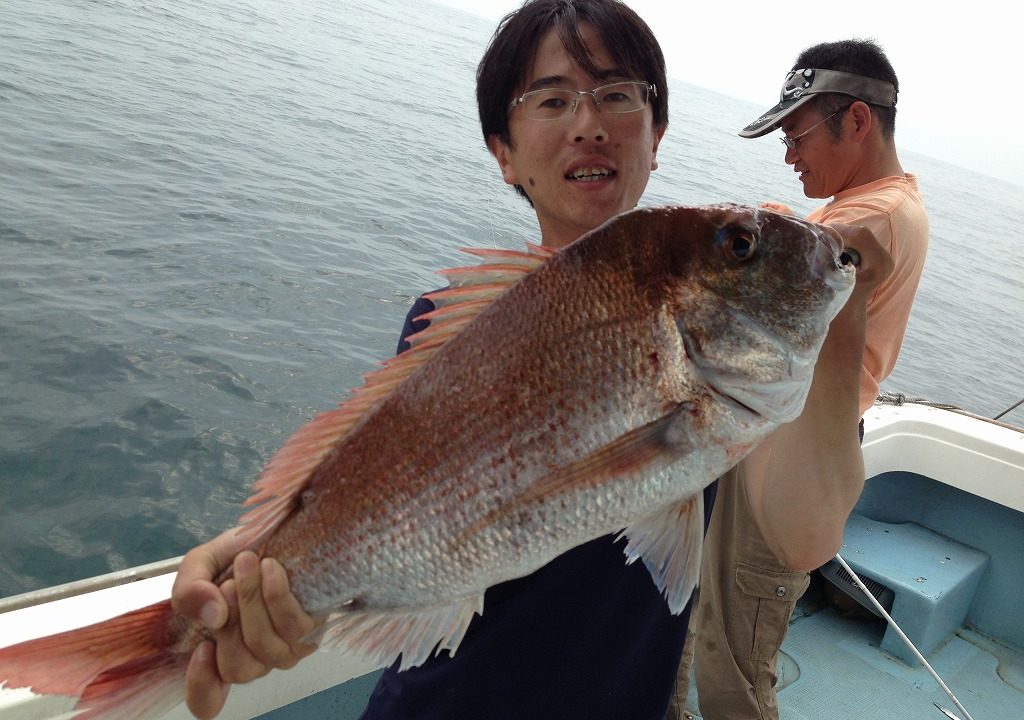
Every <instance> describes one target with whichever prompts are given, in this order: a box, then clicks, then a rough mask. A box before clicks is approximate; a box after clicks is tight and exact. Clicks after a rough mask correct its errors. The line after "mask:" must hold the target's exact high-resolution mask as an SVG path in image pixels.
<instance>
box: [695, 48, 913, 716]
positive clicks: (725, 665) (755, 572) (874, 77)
mask: <svg viewBox="0 0 1024 720" xmlns="http://www.w3.org/2000/svg"><path fill="white" fill-rule="evenodd" d="M898 90H899V84H898V80H897V78H896V73H895V71H894V70H893V68H892V65H891V64H890V62H889V60H888V58H887V57H886V55H885V53H884V51H883V50H882V49H881V48H880V47H879V46H878V45H877V44H875V43H874V42H872V41H870V40H842V41H837V42H827V43H821V44H819V45H815V46H813V47H809V48H807V49H806V50H804V51H803V52H802V53H800V56H799V57H798V58H797V59H796V61H795V63H794V64H793V69H792V70H791V71H790V72H789V73H788V74H787V75H786V80H785V82H784V84H783V87H782V91H781V94H780V98H779V103H778V104H777V105H775V106H774V107H772V108H771V109H769V110H768V111H767V112H765V113H764V114H763V115H762V116H761V117H759V118H758V119H757V120H755V121H754V122H752V123H751V124H750V125H748V126H747V127H745V128H744V129H743V130H741V131H740V135H741V136H742V137H747V138H757V137H761V136H763V135H766V134H767V133H769V132H771V131H772V130H775V129H781V130H782V131H783V132H784V134H785V135H784V137H782V138H781V140H782V142H783V143H784V144H785V146H786V154H785V161H786V163H787V164H789V165H792V166H793V169H794V171H795V172H798V173H799V174H800V176H799V179H800V182H801V183H802V184H803V189H804V194H805V195H807V197H810V198H821V199H825V198H831V201H830V202H829V203H828V204H826V205H824V206H823V207H821V208H819V209H818V210H815V211H814V212H812V213H811V215H810V216H809V218H808V219H810V220H812V221H815V222H828V223H834V222H845V223H850V224H855V225H858V226H862V227H867V228H869V229H871V230H872V232H873V233H874V234H875V236H876V237H877V238H878V240H879V241H880V242H881V243H882V245H883V246H884V247H885V248H886V250H887V251H888V252H889V253H890V254H891V256H892V257H893V259H894V261H895V269H894V271H893V273H892V274H891V275H890V276H889V277H888V278H886V280H885V281H884V282H883V283H881V284H880V285H879V286H878V288H877V289H876V290H875V292H874V293H873V295H872V297H871V298H870V300H869V302H868V305H867V314H868V322H867V329H866V348H865V353H864V367H863V371H862V375H861V380H860V400H859V405H860V412H861V413H862V414H863V412H864V411H866V410H867V409H868V408H869V407H871V405H872V403H873V402H874V400H875V397H876V396H877V394H878V388H879V383H880V382H881V381H882V380H884V379H885V378H886V377H888V376H889V374H890V373H891V372H892V369H893V367H894V366H895V364H896V358H897V356H898V355H899V351H900V346H901V345H902V342H903V335H904V332H905V330H906V326H907V320H908V319H909V316H910V308H911V304H912V303H913V300H914V295H915V293H916V291H917V286H918V283H919V280H920V278H921V272H922V270H923V268H924V261H925V255H926V253H927V248H928V216H927V213H926V212H925V208H924V203H923V201H922V199H921V195H920V193H919V192H918V188H917V178H916V177H915V176H913V175H910V174H907V173H904V171H903V168H902V166H901V165H900V160H899V157H898V155H897V152H896V145H895V141H894V131H895V118H896V96H897V92H898ZM765 206H766V207H770V208H772V209H774V210H778V211H780V212H786V213H789V212H791V211H790V210H789V208H787V207H785V206H782V205H779V204H777V203H765ZM741 470H742V468H741ZM705 550H706V552H705V560H704V567H703V569H702V573H701V591H700V601H699V603H698V611H697V613H696V614H695V620H694V622H693V623H692V625H691V628H690V632H691V634H692V635H693V638H692V640H691V642H689V643H688V648H690V649H691V650H692V654H691V656H690V657H689V658H687V659H684V663H683V665H682V666H681V671H680V681H679V688H678V696H677V699H676V705H677V713H681V705H682V702H683V701H684V700H685V694H686V691H687V688H688V685H689V682H688V675H689V672H690V669H689V664H690V663H692V665H693V670H694V672H695V677H696V680H697V690H698V697H699V705H700V711H701V715H702V716H703V717H704V718H705V720H746V719H748V718H764V720H773V719H777V718H778V717H779V710H778V704H777V700H776V691H775V685H776V681H777V675H776V662H777V659H778V655H779V649H780V647H781V645H782V641H783V639H784V638H785V636H786V630H787V628H788V624H789V618H790V615H791V614H792V612H793V609H794V607H795V605H796V602H797V600H798V599H799V598H800V596H801V595H802V594H803V593H804V591H805V590H806V589H807V587H808V583H809V578H808V575H807V573H805V572H801V571H799V568H792V567H788V566H786V565H785V564H783V563H780V562H779V560H778V559H777V558H776V557H775V556H774V555H773V554H772V553H770V552H767V550H766V548H765V543H764V541H763V539H762V538H761V536H760V534H759V532H758V528H757V525H756V523H755V522H754V518H753V516H752V513H751V510H750V508H749V506H748V503H747V502H746V498H745V497H744V494H743V493H742V492H741V489H740V488H739V483H738V482H737V481H736V480H732V479H726V480H725V481H723V482H721V483H720V484H719V495H718V502H717V510H716V512H715V514H714V516H713V518H712V521H711V525H710V528H709V530H708V535H707V543H706V545H705Z"/></svg>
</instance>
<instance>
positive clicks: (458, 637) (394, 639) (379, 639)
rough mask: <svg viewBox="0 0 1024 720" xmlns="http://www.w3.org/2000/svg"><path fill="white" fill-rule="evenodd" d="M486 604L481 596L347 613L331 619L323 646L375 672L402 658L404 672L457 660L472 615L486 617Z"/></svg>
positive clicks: (321, 642) (322, 641) (322, 640)
mask: <svg viewBox="0 0 1024 720" xmlns="http://www.w3.org/2000/svg"><path fill="white" fill-rule="evenodd" d="M483 605H484V596H483V595H482V594H481V595H473V596H471V597H468V598H463V599H462V600H458V601H456V602H454V603H452V604H450V605H442V606H440V607H430V608H421V609H417V610H412V609H407V610H402V609H396V610H387V611H383V610H363V609H359V610H346V609H342V610H340V611H338V612H336V613H332V614H331V615H330V616H328V618H327V621H326V623H325V624H324V630H323V634H322V637H321V640H320V646H321V648H324V649H327V648H341V649H344V650H345V652H348V653H352V654H354V655H356V656H359V657H361V658H363V659H365V660H367V661H369V662H372V663H373V664H374V666H375V667H387V666H389V665H391V663H393V662H394V661H395V658H397V657H398V656H399V655H401V656H402V664H401V669H402V670H405V669H406V668H410V667H415V666H416V665H422V664H423V663H424V662H425V661H426V660H427V659H429V658H430V656H431V654H439V653H440V652H441V651H442V650H447V651H448V652H449V653H450V654H452V655H454V654H455V650H456V649H457V648H458V647H459V643H461V642H462V638H463V637H465V635H466V630H467V629H468V628H469V623H470V622H471V621H472V620H473V616H474V615H480V614H482V613H483Z"/></svg>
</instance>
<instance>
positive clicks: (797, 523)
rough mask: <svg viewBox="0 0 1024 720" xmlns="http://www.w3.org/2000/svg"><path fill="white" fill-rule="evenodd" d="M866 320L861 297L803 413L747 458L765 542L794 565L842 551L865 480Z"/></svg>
mask: <svg viewBox="0 0 1024 720" xmlns="http://www.w3.org/2000/svg"><path fill="white" fill-rule="evenodd" d="M864 323H865V311H864V304H863V302H862V301H860V302H858V299H857V298H851V301H850V303H849V306H848V307H847V308H844V310H843V312H842V313H841V314H840V316H839V317H837V318H836V320H835V321H833V325H832V328H830V332H829V335H828V338H827V339H826V341H825V344H824V346H823V347H822V350H821V353H820V355H819V356H818V362H817V364H816V366H815V371H814V380H813V383H812V384H811V389H810V392H809V394H808V396H807V402H806V404H805V405H804V410H803V412H802V414H801V415H800V417H798V418H797V419H796V420H794V421H793V422H791V423H788V424H787V425H784V426H782V427H781V428H779V429H778V430H777V431H776V432H775V433H773V434H772V435H771V436H770V437H769V438H768V440H767V441H766V442H764V443H762V445H761V446H760V447H758V448H757V449H756V450H755V451H754V452H753V453H752V454H751V455H750V457H749V458H748V459H747V460H745V461H744V462H745V463H746V467H745V474H746V476H747V478H748V481H747V492H748V497H749V500H750V504H751V508H752V510H753V512H754V516H755V518H756V519H757V521H758V524H759V526H760V529H761V532H762V534H763V535H764V538H765V541H766V542H767V543H768V546H769V548H771V550H772V552H773V553H774V554H775V555H776V556H777V557H778V559H779V560H780V561H781V562H782V563H784V564H785V565H787V566H789V567H790V568H792V569H794V570H812V569H814V568H816V567H819V566H820V565H822V564H823V563H825V562H826V561H828V559H829V558H831V557H832V556H833V555H834V554H835V553H836V552H837V551H838V550H839V547H840V545H841V543H842V537H843V528H844V526H845V523H846V519H847V517H848V516H849V514H850V511H851V510H852V509H853V506H854V505H855V504H856V502H857V498H858V497H859V496H860V492H861V489H862V488H863V485H864V460H863V456H862V455H861V450H860V442H859V439H858V435H857V423H858V421H859V419H860V408H859V394H860V380H861V372H862V355H863V348H864Z"/></svg>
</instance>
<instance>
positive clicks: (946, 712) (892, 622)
mask: <svg viewBox="0 0 1024 720" xmlns="http://www.w3.org/2000/svg"><path fill="white" fill-rule="evenodd" d="M1021 402H1024V400H1021ZM1017 405H1020V403H1017ZM1014 407H1016V406H1014ZM1010 409H1011V410H1012V409H1013V408H1010ZM836 560H838V561H839V564H840V565H842V566H843V569H844V570H846V572H848V573H849V574H850V577H851V578H853V581H854V582H855V583H857V587H859V588H860V591H861V592H862V593H864V594H865V595H867V596H868V599H869V600H870V601H871V604H872V605H874V606H875V609H876V610H878V612H880V613H882V617H884V618H885V620H886V622H888V623H889V625H890V626H891V627H892V629H893V630H895V631H896V633H897V634H898V635H899V636H900V639H901V640H903V642H905V643H906V644H907V647H909V648H910V650H911V651H912V652H913V653H914V655H915V656H916V657H917V659H918V660H920V661H921V664H922V665H924V666H925V668H927V670H928V672H930V673H931V674H932V677H933V678H935V682H937V683H938V684H939V687H941V688H942V689H943V690H944V691H945V693H946V694H947V695H949V699H950V700H952V701H953V704H954V705H956V707H957V709H958V710H959V711H960V712H962V713H963V714H964V718H966V720H974V718H972V717H971V714H970V713H969V712H967V708H965V707H964V706H963V705H961V704H960V701H959V700H957V699H956V695H954V694H953V691H952V690H950V689H949V686H948V685H946V683H945V682H943V681H942V678H941V677H939V674H938V673H937V672H935V669H934V668H933V667H932V666H931V665H929V664H928V661H927V660H925V659H924V655H922V654H921V652H920V651H919V650H918V649H917V647H915V646H914V643H913V642H911V640H910V638H908V637H907V634H906V633H905V632H903V630H902V629H901V628H900V626H899V625H897V624H896V621H895V620H893V619H892V616H891V615H889V613H887V612H886V611H885V608H884V607H882V604H881V603H880V602H878V600H876V599H875V596H874V595H872V594H871V591H870V590H868V588H867V586H866V585H865V584H864V581H863V580H861V579H860V576H859V575H857V573H855V572H854V571H853V568H852V567H850V566H849V565H847V564H846V561H845V560H843V557H842V556H841V555H840V554H839V553H836ZM932 704H933V705H935V707H937V708H938V709H939V711H940V712H941V713H942V714H944V715H945V716H946V717H948V718H951V720H961V718H958V717H957V716H956V715H954V714H953V713H951V712H950V711H949V710H947V709H946V708H944V707H942V706H941V705H939V704H938V703H932Z"/></svg>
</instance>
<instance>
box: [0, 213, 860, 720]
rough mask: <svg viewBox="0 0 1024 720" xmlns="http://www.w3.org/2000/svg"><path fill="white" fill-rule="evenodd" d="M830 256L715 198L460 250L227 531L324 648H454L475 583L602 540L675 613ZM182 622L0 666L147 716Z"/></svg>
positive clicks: (168, 619)
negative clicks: (398, 349) (419, 324)
mask: <svg viewBox="0 0 1024 720" xmlns="http://www.w3.org/2000/svg"><path fill="white" fill-rule="evenodd" d="M839 250H840V247H839V243H838V242H837V241H836V239H835V238H834V237H833V235H832V233H831V231H829V230H826V229H825V228H822V227H820V226H816V225H812V224H809V223H807V222H804V221H801V220H798V219H795V218H792V217H786V216H782V215H778V214H774V213H771V212H768V211H764V210H755V209H751V208H743V207H738V206H714V207H666V208H654V209H640V210H634V211H632V212H629V213H625V214H623V215H621V216H619V217H617V218H615V219H613V220H611V221H609V222H608V223H606V224H605V225H604V226H602V227H600V228H598V229H597V230H595V231H593V232H591V233H589V234H588V235H585V236H584V237H582V238H580V239H579V240H577V241H576V242H575V243H573V244H572V245H570V246H568V247H566V248H564V249H563V250H561V251H559V252H557V253H552V252H549V251H547V250H543V249H541V248H530V249H528V250H527V251H525V252H511V251H500V250H482V251H473V252H475V254H476V255H478V256H481V257H482V258H483V259H484V264H483V265H480V266H476V267H472V268H468V269H461V270H453V271H448V272H447V273H445V274H446V275H447V277H448V279H449V282H450V288H449V289H446V290H444V291H441V292H438V293H435V294H433V296H432V297H433V299H434V302H435V304H436V305H437V307H438V309H437V310H436V311H434V312H432V313H431V314H430V315H431V317H430V326H429V328H428V329H427V330H425V331H424V332H422V333H420V334H418V335H416V336H414V337H413V339H412V342H413V348H412V349H411V350H409V351H408V352H406V353H403V354H402V355H400V356H398V357H396V358H393V359H391V360H389V361H387V362H386V363H384V366H383V367H382V368H381V369H379V370H377V371H375V372H374V373H372V374H370V375H369V376H367V380H366V384H365V385H364V386H363V387H362V388H360V389H359V390H357V391H356V392H355V393H353V395H352V397H351V399H349V400H348V401H347V402H346V403H344V404H343V405H341V406H340V407H339V408H338V409H336V410H333V411H330V412H326V413H324V414H322V415H320V416H319V417H317V418H316V419H314V420H313V421H312V422H310V423H309V424H308V425H306V426H305V427H303V428H301V429H300V430H299V431H298V432H296V433H295V435H294V436H292V438H291V439H289V440H288V442H287V443H286V444H285V446H284V447H283V448H282V449H281V450H280V451H279V452H278V453H277V455H276V456H274V458H273V459H271V461H270V462H269V464H268V465H267V467H266V469H265V471H264V473H263V476H262V478H261V479H260V480H259V482H258V484H257V486H256V492H255V495H254V496H253V498H252V499H251V500H250V503H252V504H255V507H254V509H252V510H251V511H250V512H249V513H248V515H246V516H245V517H243V518H242V521H241V530H240V532H242V533H245V534H246V535H247V536H248V537H249V538H250V540H251V542H250V546H251V547H253V548H254V549H256V550H257V551H258V552H260V553H261V554H264V555H269V556H272V557H275V558H277V559H279V560H280V561H281V562H282V563H283V564H284V566H285V567H286V568H287V570H288V574H289V578H290V580H291V586H292V588H293V590H294V592H295V594H296V595H297V597H298V598H299V600H300V601H301V602H302V604H303V606H304V607H305V608H306V610H307V611H309V612H310V613H313V614H316V615H318V616H320V617H323V618H325V624H324V629H325V630H324V634H323V636H322V642H323V645H324V646H325V647H338V648H342V649H344V651H346V652H349V653H354V654H357V655H361V656H363V657H368V658H370V659H371V660H372V661H373V662H375V663H376V664H378V665H380V666H386V665H388V664H390V663H391V662H393V661H394V660H395V658H396V657H397V656H398V655H399V654H401V656H402V662H403V666H405V667H408V666H411V665H416V664H419V663H421V662H423V661H424V660H425V659H426V658H427V657H429V656H430V654H431V653H432V652H436V651H439V650H440V649H442V648H443V649H448V650H450V651H455V650H456V649H457V648H458V645H459V642H460V640H461V638H462V636H463V634H464V632H465V631H466V627H467V626H468V624H469V622H470V620H471V619H472V617H473V615H474V614H475V613H480V612H483V613H486V612H487V608H486V607H483V606H482V603H483V596H484V590H485V589H486V588H487V587H489V586H491V585H494V584H496V583H499V582H502V581H505V580H509V579H511V578H515V577H519V576H522V575H524V574H527V573H530V572H532V571H533V570H535V569H537V568H539V567H541V566H542V565H544V564H545V563H547V562H548V561H550V560H551V559H552V558H554V557H556V556H557V555H559V554H561V553H563V552H565V551H566V550H568V549H570V548H572V547H574V546H576V545H579V544H581V543H583V542H586V541H588V540H590V539H592V538H595V537H598V536H601V535H604V534H607V533H615V532H620V531H621V532H622V533H623V534H624V535H625V536H626V538H627V539H628V540H627V542H626V544H625V555H626V557H624V558H623V562H632V561H634V560H636V559H641V560H642V561H643V562H644V563H645V565H646V566H647V567H648V568H649V569H650V572H651V575H652V582H654V583H656V584H657V586H658V587H659V588H660V589H661V590H662V591H663V592H664V595H665V598H666V602H667V603H668V604H669V607H670V608H671V610H672V611H673V612H676V613H678V612H680V611H682V609H683V607H684V606H685V604H686V601H687V598H688V597H689V595H690V592H691V590H692V588H693V586H694V584H695V581H696V578H697V576H698V570H699V565H700V563H699V555H700V547H701V542H702V531H703V513H702V508H701V502H702V500H701V492H700V491H701V490H702V488H704V486H706V485H707V484H708V483H710V482H711V481H713V480H714V479H715V478H716V477H718V476H719V475H721V474H722V473H723V472H725V471H726V470H727V469H729V468H730V467H732V466H733V465H735V464H736V463H737V462H738V461H739V460H740V459H741V458H742V457H743V456H744V455H745V454H746V453H747V452H749V450H750V449H751V448H753V447H754V446H755V445H756V444H757V443H758V442H759V441H760V440H761V439H762V438H763V437H765V435H767V434H768V433H769V432H771V431H772V430H773V429H774V428H775V427H777V426H778V425H779V424H780V423H784V422H787V421H789V420H792V419H793V418H795V417H796V416H797V415H798V414H799V413H800V411H801V408H802V406H803V403H804V400H805V398H806V395H807V391H808V388H809V386H810V382H811V376H812V372H813V369H814V363H815V359H816V357H817V353H818V350H819V349H820V347H821V344H822V342H823V340H824V337H825V333H826V331H827V329H828V325H829V322H830V321H831V319H832V318H833V317H834V316H835V314H836V313H837V312H838V311H839V309H840V308H841V307H842V305H843V303H844V302H845V300H846V298H847V297H848V296H849V293H850V291H851V289H852V286H853V283H854V270H853V268H852V267H850V266H846V265H843V264H842V263H841V262H840V261H839V259H838V258H839ZM424 429H426V431H424ZM414 438H415V440H413V439H414ZM202 637H203V631H202V629H200V628H199V627H197V626H194V625H192V624H190V623H189V622H187V621H186V620H185V619H183V618H181V617H178V616H176V615H175V614H174V612H173V611H172V610H171V606H170V602H169V601H168V602H162V603H158V604H156V605H153V606H150V607H147V608H143V609H141V610H137V611H135V612H132V613H128V614H126V615H123V616H120V617H117V618H113V619H111V620H108V621H105V622H102V623H99V624H97V625H93V626H90V627H87V628H83V629H80V630H75V631H71V632H68V633H63V634H60V635H54V636H50V637H47V638H42V639H38V640H31V641H28V642H25V643H22V644H19V645H15V646H12V647H7V648H3V649H0V682H4V683H5V684H6V686H7V687H25V686H30V687H32V689H33V690H34V691H35V692H38V693H47V694H63V695H73V696H76V697H79V698H80V700H79V702H78V706H77V707H78V708H80V709H84V710H85V712H84V713H83V714H81V715H79V716H78V717H79V718H95V717H156V716H158V715H159V713H161V712H163V711H165V710H166V709H168V708H169V707H170V706H172V705H173V704H175V703H177V702H180V701H181V699H182V698H183V691H184V682H183V681H184V670H185V666H186V663H187V660H188V657H189V655H190V654H191V652H192V649H193V648H194V647H195V646H196V644H197V643H198V642H199V641H200V639H201V638H202Z"/></svg>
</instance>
